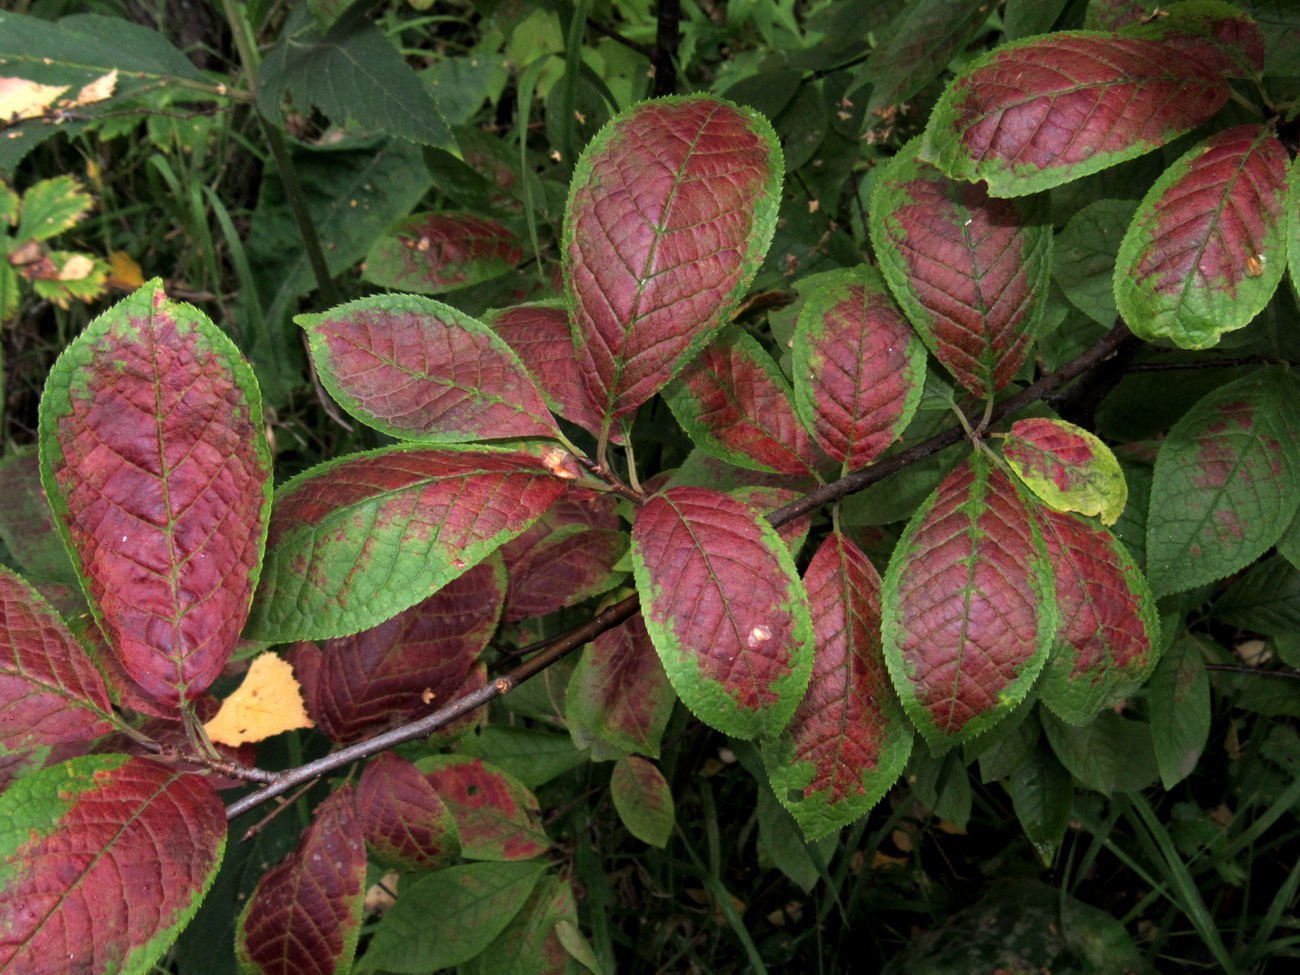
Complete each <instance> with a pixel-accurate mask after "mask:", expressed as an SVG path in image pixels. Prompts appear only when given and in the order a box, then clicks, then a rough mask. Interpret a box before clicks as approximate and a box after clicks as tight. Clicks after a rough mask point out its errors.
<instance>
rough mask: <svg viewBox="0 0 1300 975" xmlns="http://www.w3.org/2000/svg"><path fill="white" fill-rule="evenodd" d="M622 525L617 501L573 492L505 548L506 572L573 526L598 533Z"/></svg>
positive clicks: (585, 491)
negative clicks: (556, 535) (553, 537)
mask: <svg viewBox="0 0 1300 975" xmlns="http://www.w3.org/2000/svg"><path fill="white" fill-rule="evenodd" d="M621 524H622V522H621V521H620V519H619V516H618V508H617V506H616V504H615V502H614V499H613V497H611V496H610V495H608V494H598V493H596V492H595V491H588V490H586V489H584V488H572V489H570V490H569V491H567V492H565V493H564V494H563V495H562V496H561V497H559V498H557V499H556V500H555V503H554V504H552V505H551V506H550V507H549V508H547V509H546V513H545V514H544V515H542V516H541V517H540V518H538V519H537V520H536V521H535V522H533V524H532V526H531V527H530V528H528V529H527V530H525V531H523V532H521V533H520V534H519V535H517V536H516V537H514V538H512V539H510V541H508V542H506V543H505V544H504V545H502V546H501V558H502V560H503V561H504V562H505V564H506V571H507V572H509V571H510V570H512V569H514V567H515V565H516V564H518V563H519V562H520V560H522V559H524V558H525V557H527V555H528V553H529V552H531V551H532V550H533V549H534V548H535V547H536V546H537V545H539V544H541V543H542V542H543V541H545V540H546V539H548V538H550V537H551V535H552V534H553V533H554V532H557V531H559V530H560V529H562V528H565V527H567V526H569V525H583V526H585V527H587V528H592V529H595V530H597V531H618V529H619V526H620V525H621Z"/></svg>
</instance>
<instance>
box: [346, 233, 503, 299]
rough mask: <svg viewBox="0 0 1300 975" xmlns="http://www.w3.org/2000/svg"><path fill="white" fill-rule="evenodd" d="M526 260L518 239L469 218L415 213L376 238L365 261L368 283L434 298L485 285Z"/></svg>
mask: <svg viewBox="0 0 1300 975" xmlns="http://www.w3.org/2000/svg"><path fill="white" fill-rule="evenodd" d="M523 259H524V250H523V247H522V246H521V245H520V243H519V238H518V237H516V236H515V235H514V234H513V233H511V232H510V231H509V230H507V229H506V228H505V227H503V226H502V225H501V224H499V223H497V222H496V221H495V220H489V219H487V218H485V217H477V216H474V215H473V214H470V213H417V214H413V215H412V216H409V217H407V218H406V219H405V220H403V221H402V222H401V224H400V225H399V226H398V228H397V230H396V231H395V232H393V233H392V234H388V235H386V236H384V237H381V238H379V240H377V241H376V242H375V244H374V245H373V246H372V247H371V248H370V252H369V253H368V254H367V255H366V261H365V264H364V265H362V271H363V275H364V277H365V279H366V280H367V281H373V282H374V283H375V284H378V285H380V286H382V287H385V288H392V289H394V290H397V291H418V292H419V293H421V294H426V295H436V294H440V293H442V292H444V291H452V290H454V289H456V288H464V287H468V286H469V285H471V284H478V283H479V282H481V281H488V280H490V279H492V278H495V277H498V276H500V275H502V274H505V273H506V272H507V271H510V270H511V269H513V268H514V267H516V266H518V264H519V263H520V262H521V261H522V260H523Z"/></svg>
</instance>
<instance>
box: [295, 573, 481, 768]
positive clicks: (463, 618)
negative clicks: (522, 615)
mask: <svg viewBox="0 0 1300 975" xmlns="http://www.w3.org/2000/svg"><path fill="white" fill-rule="evenodd" d="M504 597H505V578H504V575H503V573H502V571H501V567H500V564H499V563H498V562H497V560H496V559H495V558H493V559H489V560H488V561H486V562H482V563H480V564H478V565H477V566H475V567H474V568H472V569H470V570H469V571H467V572H466V573H465V574H464V575H462V576H460V577H459V578H457V579H453V580H452V581H451V582H449V583H447V585H445V586H443V587H442V588H441V589H439V590H438V591H437V592H435V593H434V594H433V595H432V596H428V597H426V598H425V599H423V600H421V601H420V602H418V603H416V604H415V605H414V606H412V607H410V608H409V609H405V610H403V611H402V612H400V613H398V614H397V615H396V616H394V617H393V618H391V619H388V620H385V621H384V622H382V623H380V624H378V625H377V626H374V627H371V628H370V629H368V630H363V631H362V632H360V633H357V634H354V635H352V636H344V637H336V638H334V639H332V640H323V641H321V643H320V645H319V646H318V645H316V644H313V643H307V642H302V643H296V644H294V645H293V647H292V648H290V650H289V653H288V660H289V662H290V663H291V664H292V665H293V669H294V673H295V674H296V675H297V677H298V680H299V682H300V683H301V684H302V689H303V698H304V699H305V701H306V704H307V713H308V714H310V715H311V716H312V718H313V719H314V720H315V721H316V722H317V724H319V725H320V730H321V731H322V732H323V733H324V734H325V735H327V736H328V737H329V738H330V739H331V740H332V741H335V742H338V743H340V744H347V743H349V742H352V741H356V740H357V739H359V738H364V737H366V736H367V735H370V734H372V733H374V732H375V731H380V730H383V729H384V728H387V727H389V726H390V725H392V724H393V723H405V722H408V721H414V720H416V719H418V718H420V717H423V716H424V715H426V714H430V713H432V712H433V711H435V710H436V709H438V708H440V707H442V706H443V705H445V704H449V703H450V702H451V701H452V700H453V699H454V698H455V696H456V694H457V692H458V691H459V689H460V688H461V686H462V685H463V684H464V682H465V679H466V677H467V675H468V674H469V672H470V668H471V666H472V665H473V663H474V661H475V660H476V659H477V658H478V655H479V654H480V653H481V652H482V651H483V648H484V647H486V646H487V642H488V640H489V639H490V638H491V636H492V634H493V633H494V632H495V631H496V628H497V622H498V621H499V620H500V617H501V604H502V600H503V599H504Z"/></svg>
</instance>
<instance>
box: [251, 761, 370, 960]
mask: <svg viewBox="0 0 1300 975" xmlns="http://www.w3.org/2000/svg"><path fill="white" fill-rule="evenodd" d="M365 879H366V847H365V841H364V839H363V837H362V834H361V826H360V824H359V823H358V822H357V819H356V813H355V811H354V803H353V795H352V786H350V785H345V786H343V787H342V788H341V789H338V790H337V791H336V792H334V793H332V794H331V795H330V797H329V798H328V799H326V800H325V801H324V802H322V803H321V804H320V805H319V806H317V807H316V815H315V818H314V819H313V820H312V824H311V825H310V826H308V827H307V830H306V832H304V833H303V834H302V839H301V840H299V842H298V847H297V849H295V850H294V851H293V852H292V853H290V854H289V855H288V856H287V857H285V858H284V859H283V860H281V861H280V862H279V863H277V864H276V865H275V866H274V867H272V868H271V869H270V870H268V871H267V872H266V873H265V874H264V875H263V876H262V879H261V880H259V881H258V883H257V888H256V889H255V890H254V891H253V894H252V896H251V897H249V899H248V903H247V904H246V905H245V906H244V910H243V912H242V913H240V915H239V920H238V921H237V922H236V928H235V954H236V956H237V957H238V958H239V963H240V964H241V965H242V966H245V970H246V971H248V972H255V973H257V975H333V973H334V972H348V971H351V970H352V956H353V955H354V954H355V953H356V949H357V936H358V934H359V933H360V927H361V904H362V901H363V899H364V898H365Z"/></svg>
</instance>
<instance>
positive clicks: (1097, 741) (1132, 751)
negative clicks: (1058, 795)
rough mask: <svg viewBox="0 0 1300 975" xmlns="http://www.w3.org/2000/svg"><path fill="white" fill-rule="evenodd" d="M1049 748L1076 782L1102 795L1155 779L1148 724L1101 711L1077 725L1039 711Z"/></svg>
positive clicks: (1135, 787)
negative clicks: (1085, 722) (1093, 718)
mask: <svg viewBox="0 0 1300 975" xmlns="http://www.w3.org/2000/svg"><path fill="white" fill-rule="evenodd" d="M1039 715H1040V716H1041V717H1042V719H1043V730H1044V731H1045V732H1046V733H1047V740H1048V741H1049V742H1050V743H1051V746H1052V751H1054V752H1055V753H1056V757H1057V758H1059V759H1060V760H1061V764H1062V765H1064V766H1065V767H1066V769H1067V770H1068V771H1069V772H1070V774H1071V775H1073V776H1074V779H1075V784H1076V785H1078V786H1083V787H1084V788H1086V789H1096V790H1097V791H1098V792H1100V793H1102V794H1103V795H1107V796H1109V795H1112V794H1114V793H1116V792H1136V791H1138V790H1139V789H1144V788H1146V787H1147V786H1149V785H1150V784H1151V783H1152V782H1154V781H1155V779H1156V775H1157V772H1156V758H1155V752H1154V751H1153V750H1152V744H1151V726H1150V725H1147V724H1143V723H1142V722H1140V721H1132V720H1129V719H1128V718H1122V717H1120V716H1119V715H1118V714H1116V713H1115V712H1114V711H1102V712H1101V713H1100V714H1098V715H1097V717H1096V719H1095V720H1093V721H1091V722H1089V723H1088V724H1085V725H1080V726H1078V727H1076V726H1074V725H1068V724H1065V723H1064V722H1063V721H1061V720H1060V719H1059V718H1057V717H1056V716H1055V715H1053V714H1052V713H1051V712H1050V711H1043V710H1040V711H1039Z"/></svg>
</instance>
